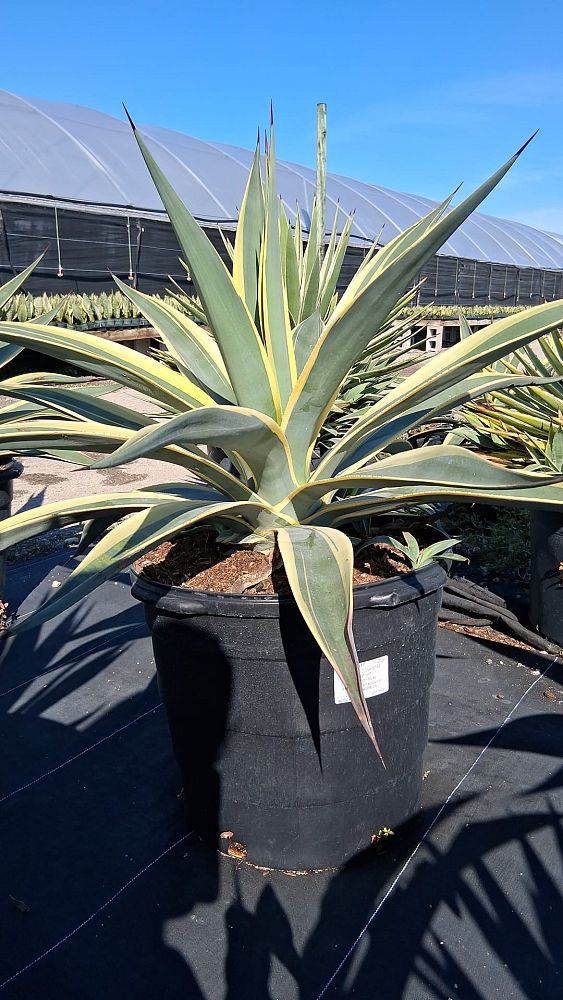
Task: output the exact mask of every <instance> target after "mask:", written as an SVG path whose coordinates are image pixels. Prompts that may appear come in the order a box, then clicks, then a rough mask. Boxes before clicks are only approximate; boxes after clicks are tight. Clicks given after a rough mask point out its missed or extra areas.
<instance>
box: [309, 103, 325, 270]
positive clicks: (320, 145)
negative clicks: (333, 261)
mask: <svg viewBox="0 0 563 1000" xmlns="http://www.w3.org/2000/svg"><path fill="white" fill-rule="evenodd" d="M325 229H326V104H317V233H316V239H317V247H318V251H319V255H320V257H321V259H322V257H323V254H324V246H325ZM311 238H313V239H314V234H313V233H311V234H310V235H309V239H311Z"/></svg>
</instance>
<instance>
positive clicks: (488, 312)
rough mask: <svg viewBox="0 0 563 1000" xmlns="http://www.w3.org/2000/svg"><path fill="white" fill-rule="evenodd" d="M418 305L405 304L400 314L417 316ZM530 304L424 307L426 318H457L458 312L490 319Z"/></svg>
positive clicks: (474, 317)
mask: <svg viewBox="0 0 563 1000" xmlns="http://www.w3.org/2000/svg"><path fill="white" fill-rule="evenodd" d="M418 308H419V307H418V306H407V307H406V308H404V309H403V310H402V312H401V316H404V317H414V318H417V310H418ZM530 308H531V306H456V305H442V306H438V305H434V304H432V305H429V306H427V307H426V310H427V313H426V316H427V318H428V319H430V320H432V319H458V318H459V316H460V314H461V315H462V316H466V317H467V318H472V319H492V318H493V317H497V316H512V315H513V313H519V312H522V310H523V309H530Z"/></svg>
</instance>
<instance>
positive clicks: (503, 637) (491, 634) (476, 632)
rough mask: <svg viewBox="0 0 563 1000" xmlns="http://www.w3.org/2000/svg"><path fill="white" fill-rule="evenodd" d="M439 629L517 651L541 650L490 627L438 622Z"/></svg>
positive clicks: (532, 651)
mask: <svg viewBox="0 0 563 1000" xmlns="http://www.w3.org/2000/svg"><path fill="white" fill-rule="evenodd" d="M438 627H439V628H447V629H448V631H449V632H459V633H460V635H471V636H473V638H474V639H485V640H486V641H488V642H497V643H499V644H501V645H503V646H513V647H515V648H516V649H526V650H528V651H529V652H531V653H536V654H539V650H538V649H536V648H535V647H534V646H529V645H528V643H527V642H521V641H520V639H514V638H513V637H512V636H510V635H507V634H506V632H497V630H496V629H494V628H491V626H490V625H483V626H480V625H456V624H455V623H454V622H438Z"/></svg>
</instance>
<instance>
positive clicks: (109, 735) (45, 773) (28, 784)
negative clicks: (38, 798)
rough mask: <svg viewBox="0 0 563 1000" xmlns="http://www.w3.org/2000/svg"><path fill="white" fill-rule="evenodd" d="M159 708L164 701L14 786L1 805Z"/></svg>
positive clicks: (0, 802) (3, 797)
mask: <svg viewBox="0 0 563 1000" xmlns="http://www.w3.org/2000/svg"><path fill="white" fill-rule="evenodd" d="M159 708H162V702H161V703H160V704H159V705H153V707H152V708H149V709H148V710H147V711H146V712H143V713H142V715H138V716H137V717H136V718H135V719H131V722H126V723H125V725H124V726H120V728H119V729H115V730H114V732H113V733H109V734H108V735H107V736H103V737H102V739H101V740H98V741H97V742H96V743H92V745H91V746H89V747H86V748H85V749H84V750H81V751H80V753H76V754H75V755H74V757H69V758H68V760H65V761H63V763H62V764H57V766H56V767H52V768H51V769H50V770H49V771H44V772H43V774H40V775H38V777H37V778H32V780H31V781H28V782H27V783H26V784H25V785H20V787H19V788H14V789H13V791H11V792H7V794H6V795H3V796H2V798H0V805H1V804H2V802H6V801H7V800H8V799H11V798H13V796H14V795H18V794H19V793H20V792H25V790H26V788H31V787H32V785H36V784H37V782H38V781H43V779H44V778H48V777H49V775H51V774H55V773H56V772H57V771H60V770H61V768H63V767H66V766H67V764H72V762H73V761H74V760H78V758H79V757H83V756H84V754H86V753H90V751H91V750H95V749H96V747H99V746H101V745H102V743H106V742H107V741H108V740H111V739H113V737H114V736H117V735H118V733H122V732H123V731H124V729H129V726H133V725H134V724H135V723H136V722H139V721H140V720H141V719H144V718H146V716H147V715H150V714H151V712H156V711H157V709H159Z"/></svg>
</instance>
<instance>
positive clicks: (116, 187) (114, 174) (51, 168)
mask: <svg viewBox="0 0 563 1000" xmlns="http://www.w3.org/2000/svg"><path fill="white" fill-rule="evenodd" d="M141 131H142V132H143V133H144V135H145V136H146V137H147V138H148V141H149V146H150V147H151V149H152V151H153V153H154V155H155V156H156V158H157V159H158V161H159V163H160V164H161V166H162V168H163V169H164V171H165V172H166V174H167V175H168V177H169V178H170V180H171V182H172V184H173V185H174V186H175V188H176V189H177V191H178V192H179V194H180V196H181V197H182V198H183V199H184V200H185V202H186V204H187V205H188V206H189V208H190V210H191V212H192V214H193V215H195V216H196V217H197V218H198V219H200V220H201V221H203V222H208V223H210V224H213V223H228V222H233V221H234V220H235V219H236V217H237V210H238V206H239V205H240V202H241V198H242V192H243V189H244V183H245V179H246V176H247V174H248V170H249V167H250V162H251V157H252V153H251V151H249V150H246V149H240V148H238V147H235V146H230V145H226V144H221V143H212V142H206V141H204V140H202V139H195V138H193V137H192V136H188V135H183V134H181V133H178V132H173V131H171V130H169V129H163V128H157V127H154V126H141ZM278 176H279V186H280V192H281V195H282V197H283V199H284V202H285V204H286V206H287V210H288V213H289V214H290V216H291V215H292V214H293V213H294V210H295V206H296V204H297V203H298V204H299V206H300V208H301V210H302V212H303V213H304V215H305V218H306V219H307V215H308V212H309V211H310V209H311V202H312V197H313V193H314V182H315V174H314V171H313V170H311V169H309V168H307V167H303V166H298V165H296V164H292V163H286V162H280V164H279V171H278ZM0 192H3V193H4V195H5V196H7V197H8V199H9V200H12V199H16V200H17V201H21V200H23V199H34V198H35V199H36V198H40V199H56V200H57V201H58V202H59V203H60V202H63V203H65V204H67V205H69V203H70V204H72V203H74V204H75V205H76V206H90V207H94V206H99V207H100V208H102V207H103V208H105V210H106V211H107V209H108V208H111V207H113V208H114V211H115V213H116V214H119V215H121V214H123V213H128V212H131V213H133V214H134V213H141V214H142V213H149V214H151V213H162V204H161V203H160V200H159V198H158V195H157V193H156V191H155V189H154V187H153V184H152V182H151V179H150V177H149V175H148V172H147V170H146V167H145V165H144V163H143V161H142V158H141V156H140V153H139V151H138V149H137V147H136V144H135V141H134V138H133V136H132V134H131V130H130V128H129V126H128V125H127V124H126V123H125V122H123V121H120V120H119V119H117V118H113V117H111V116H110V115H106V114H102V113H101V112H99V111H94V110H91V109H89V108H83V107H77V106H74V105H70V104H61V103H58V102H51V101H43V100H38V99H31V98H24V97H18V96H16V95H14V94H10V93H8V92H7V91H0ZM0 197H1V195H0ZM327 199H328V205H327V225H329V226H330V225H331V223H332V217H333V214H334V210H335V208H336V205H337V204H338V203H339V204H340V207H341V209H342V210H343V214H342V219H343V220H344V218H345V215H346V214H348V213H349V212H351V211H355V224H354V229H353V237H354V239H355V241H356V242H357V243H358V244H360V245H361V244H364V243H366V242H368V241H369V242H371V241H372V240H373V239H375V238H376V237H377V236H378V234H379V233H380V231H381V229H382V227H383V231H382V233H381V242H382V243H385V242H387V241H388V240H389V239H391V238H392V237H393V236H395V235H396V234H397V233H398V232H399V231H401V230H403V229H405V228H407V227H408V226H409V225H411V224H412V223H413V222H415V221H416V219H418V218H420V216H421V215H423V214H425V213H426V212H427V211H429V209H431V208H432V207H434V205H435V204H436V203H435V202H433V201H431V200H430V199H428V198H422V197H418V196H416V195H412V194H401V193H399V192H395V191H390V190H387V189H386V188H381V187H378V186H376V185H371V184H365V183H361V182H359V181H354V180H352V179H349V178H346V177H342V176H338V175H336V174H329V176H328V179H327ZM128 242H129V241H128ZM440 252H441V254H443V255H446V256H448V257H451V258H463V259H465V260H468V261H481V262H495V263H497V264H504V265H512V266H515V267H518V268H533V269H548V270H550V269H555V270H557V269H561V268H563V237H562V236H554V235H552V234H549V233H544V232H540V231H539V230H536V229H533V228H531V227H530V226H525V225H523V224H522V223H517V222H509V221H506V220H502V219H495V218H492V217H490V216H487V215H481V214H477V213H475V214H474V215H473V216H472V217H471V218H470V219H469V220H468V221H467V222H465V223H464V225H463V226H461V227H460V229H459V230H458V231H457V233H455V235H454V236H453V237H452V238H451V239H450V240H449V241H448V242H447V243H446V244H445V245H444V246H443V247H442V249H441V251H440Z"/></svg>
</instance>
